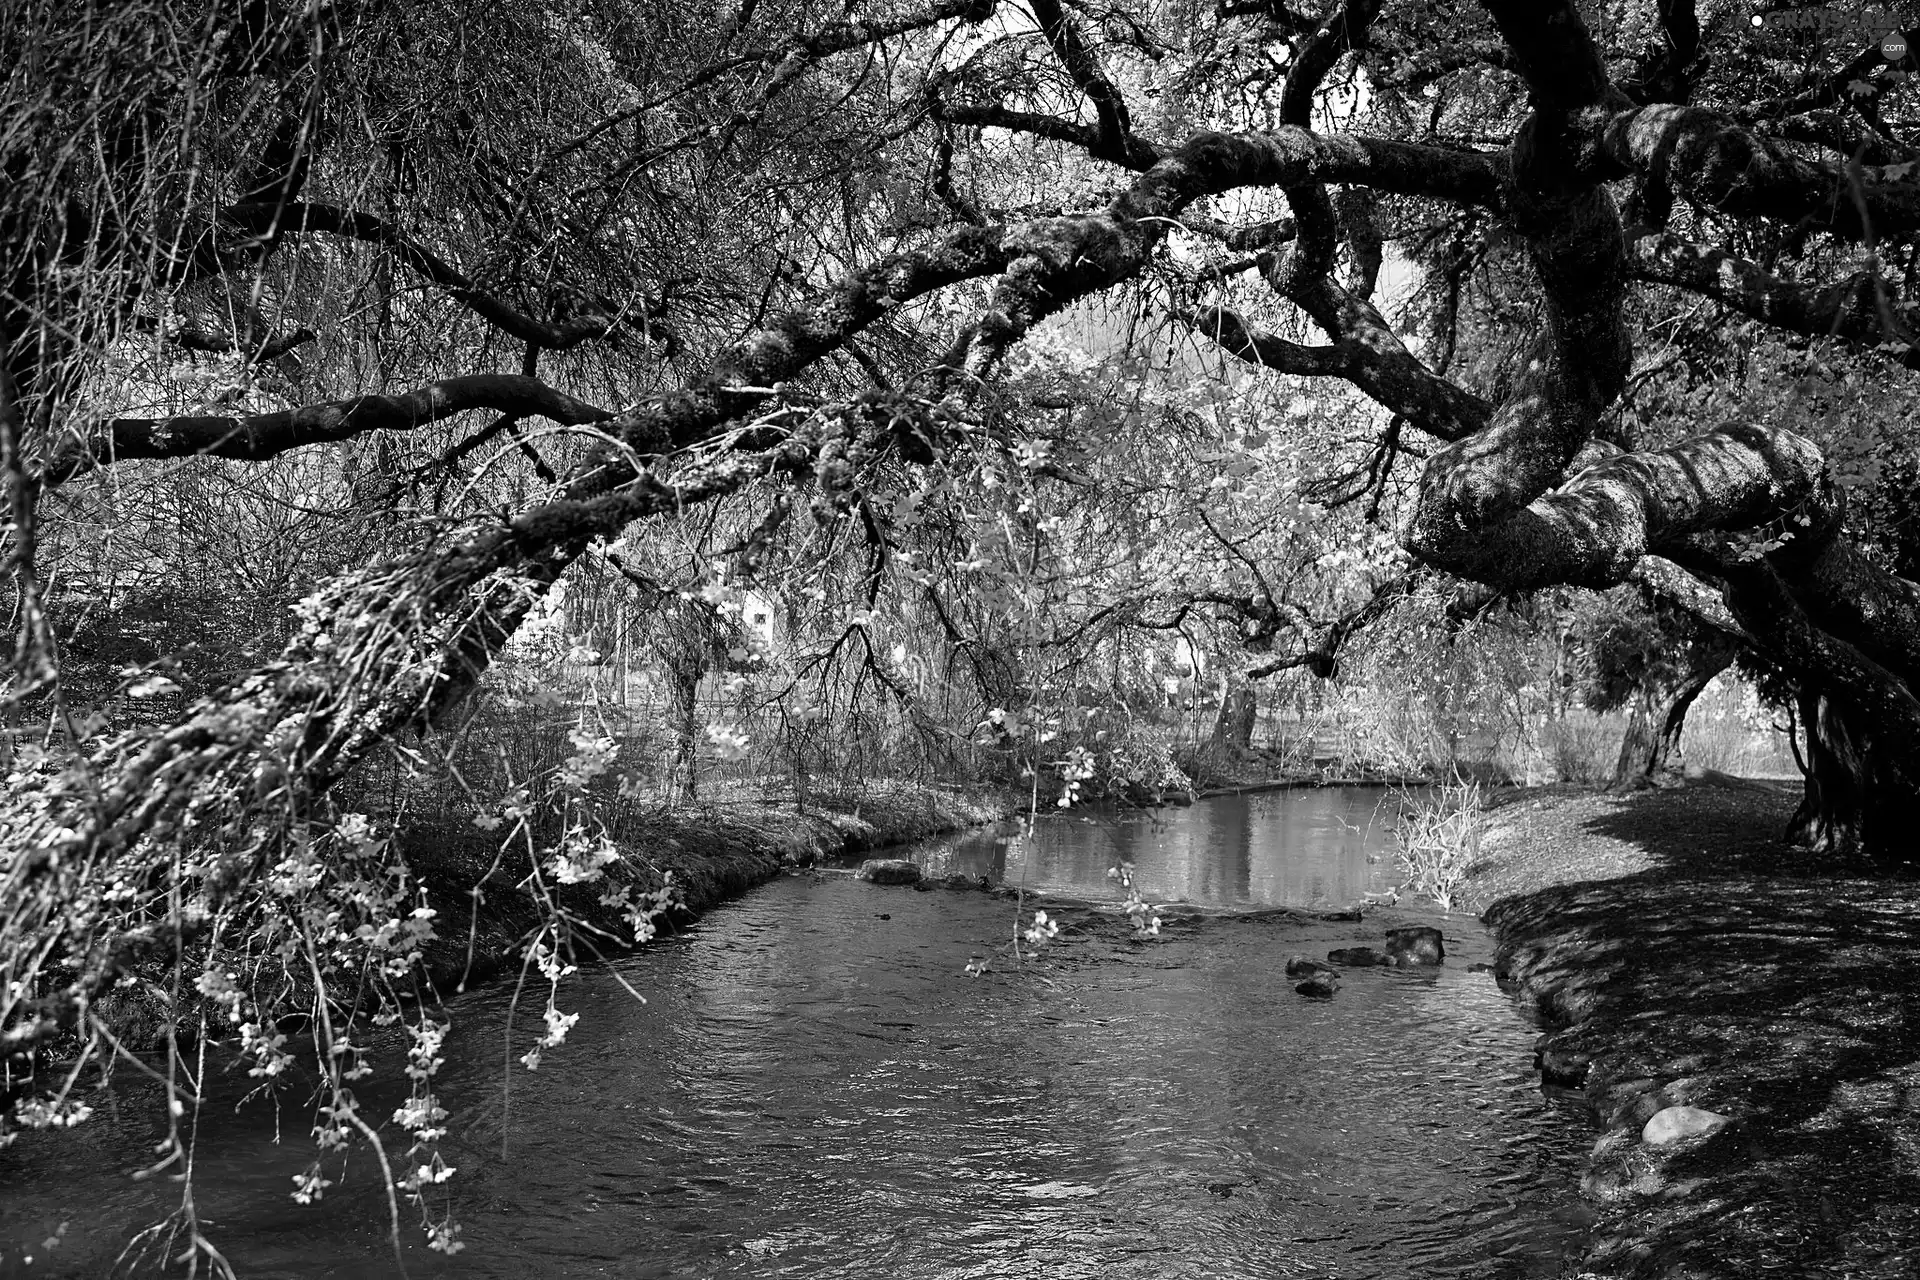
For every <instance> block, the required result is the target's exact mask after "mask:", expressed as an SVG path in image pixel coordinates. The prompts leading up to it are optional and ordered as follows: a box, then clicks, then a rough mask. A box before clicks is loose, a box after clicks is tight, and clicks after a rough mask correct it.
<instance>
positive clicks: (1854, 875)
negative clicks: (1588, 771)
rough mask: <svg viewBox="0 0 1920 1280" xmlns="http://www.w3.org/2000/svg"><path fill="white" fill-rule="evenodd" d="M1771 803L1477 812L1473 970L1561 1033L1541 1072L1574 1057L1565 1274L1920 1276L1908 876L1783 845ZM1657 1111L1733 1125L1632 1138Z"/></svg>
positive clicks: (1529, 802) (1616, 799) (1905, 870)
mask: <svg viewBox="0 0 1920 1280" xmlns="http://www.w3.org/2000/svg"><path fill="white" fill-rule="evenodd" d="M1791 807H1792V805H1791V799H1790V798H1788V797H1786V796H1782V795H1767V794H1762V793H1760V792H1756V791H1744V790H1729V789H1723V788H1719V787H1684V788H1680V789H1676V790H1671V791H1659V792H1647V793H1641V794H1639V795H1635V796H1624V797H1623V796H1606V795H1595V794H1592V793H1577V792H1545V793H1542V792H1529V793H1520V794H1519V795H1518V796H1517V797H1512V798H1509V800H1508V802H1507V803H1505V804H1503V805H1501V806H1500V807H1498V808H1496V810H1495V811H1494V813H1493V815H1492V824H1493V825H1492V830H1491V832H1490V835H1489V838H1488V841H1487V843H1486V845H1485V846H1484V849H1485V856H1484V857H1483V859H1482V861H1481V864H1480V869H1479V871H1478V873H1477V874H1476V876H1475V880H1474V883H1473V885H1472V890H1471V893H1472V900H1473V902H1474V905H1476V906H1487V905H1489V904H1491V909H1490V910H1488V911H1487V913H1486V919H1487V922H1488V923H1489V924H1490V925H1491V926H1492V927H1493V928H1494V929H1495V930H1496V932H1497V934H1498V937H1499V941H1500V952H1499V959H1498V962H1497V965H1496V967H1497V969H1498V970H1499V972H1500V974H1501V976H1502V977H1503V979H1507V980H1511V981H1512V982H1514V983H1516V984H1518V990H1519V991H1520V993H1521V995H1522V998H1523V999H1525V1000H1527V1001H1529V1002H1530V1003H1531V1004H1532V1005H1533V1006H1535V1007H1536V1008H1537V1009H1538V1010H1539V1011H1540V1012H1541V1014H1542V1016H1543V1017H1544V1018H1545V1019H1546V1020H1547V1023H1548V1025H1550V1026H1554V1027H1557V1028H1560V1029H1559V1030H1557V1031H1555V1032H1554V1033H1553V1034H1551V1035H1550V1036H1549V1037H1547V1038H1546V1040H1545V1042H1544V1046H1543V1047H1544V1048H1545V1049H1546V1050H1547V1051H1548V1053H1549V1055H1550V1056H1551V1058H1552V1060H1553V1061H1554V1062H1555V1063H1556V1064H1557V1065H1560V1066H1562V1067H1571V1068H1574V1069H1575V1070H1577V1069H1578V1064H1579V1062H1580V1061H1581V1060H1582V1059H1586V1060H1588V1061H1589V1062H1590V1067H1589V1070H1588V1075H1587V1079H1586V1082H1585V1087H1584V1093H1585V1096H1586V1099H1587V1101H1588V1103H1589V1105H1591V1106H1592V1107H1593V1109H1594V1112H1595V1115H1596V1119H1597V1123H1598V1126H1599V1128H1600V1130H1601V1136H1600V1139H1599V1141H1598V1143H1597V1144H1596V1146H1595V1149H1594V1160H1593V1164H1592V1167H1591V1171H1590V1173H1589V1174H1588V1176H1587V1179H1586V1183H1585V1190H1586V1192H1587V1194H1588V1196H1589V1197H1590V1198H1591V1199H1592V1200H1593V1202H1594V1205H1595V1207H1596V1209H1597V1210H1598V1211H1599V1215H1600V1217H1599V1221H1598V1224H1597V1226H1596V1227H1595V1231H1594V1235H1593V1240H1592V1249H1591V1252H1590V1254H1589V1256H1588V1258H1587V1261H1586V1271H1585V1274H1588V1275H1595V1276H1608V1277H1623V1276H1633V1277H1643V1276H1646V1277H1651V1276H1661V1277H1699V1278H1703V1280H1704V1278H1706V1277H1713V1278H1715V1280H1720V1278H1722V1277H1724V1278H1726V1280H1732V1278H1733V1277H1741V1278H1742V1280H1745V1278H1746V1277H1753V1276H1769V1275H1778V1276H1792V1277H1796V1278H1798V1277H1835V1278H1836V1280H1837V1278H1839V1277H1875V1278H1878V1277H1888V1278H1891V1277H1903V1278H1911V1277H1914V1276H1917V1275H1920V878H1916V874H1915V867H1914V865H1912V864H1895V865H1892V866H1888V867H1867V866H1851V865H1850V866H1838V865H1835V864H1834V863H1833V862H1832V861H1831V860H1821V859H1814V858H1812V857H1810V856H1809V855H1806V854H1803V853H1797V852H1794V851H1791V850H1788V849H1786V848H1785V847H1784V846H1783V845H1781V843H1780V841H1779V832H1780V831H1781V830H1782V829H1783V827H1784V824H1785V820H1786V817H1787V814H1788V812H1789V810H1790V809H1791ZM1916 847H1917V848H1920V832H1917V833H1916ZM1916 857H1920V853H1917V854H1916ZM1675 1103H1686V1104H1689V1105H1692V1106H1697V1107H1704V1108H1707V1109H1709V1110H1712V1111H1715V1112H1719V1113H1721V1114H1724V1115H1727V1116H1731V1117H1734V1118H1735V1122H1734V1123H1733V1124H1732V1125H1730V1126H1728V1127H1727V1128H1725V1129H1722V1130H1721V1131H1719V1132H1718V1133H1714V1134H1711V1135H1708V1136H1705V1137H1700V1138H1693V1139H1688V1140H1686V1141H1684V1142H1682V1143H1680V1144H1678V1145H1675V1146H1669V1147H1655V1146H1650V1145H1647V1144H1645V1143H1643V1142H1642V1141H1641V1127H1642V1126H1643V1125H1644V1123H1645V1122H1646V1120H1647V1119H1648V1117H1650V1116H1651V1115H1652V1114H1653V1113H1654V1112H1655V1111H1657V1110H1659V1109H1660V1108H1662V1107H1665V1106H1668V1105H1671V1104H1675Z"/></svg>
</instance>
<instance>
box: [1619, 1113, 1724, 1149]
mask: <svg viewBox="0 0 1920 1280" xmlns="http://www.w3.org/2000/svg"><path fill="white" fill-rule="evenodd" d="M1729 1123H1730V1120H1729V1117H1727V1116H1723V1115H1721V1114H1720V1113H1719V1112H1717V1111H1707V1110H1704V1109H1703V1108H1700V1107H1668V1108H1666V1109H1665V1110H1662V1111H1656V1112H1654V1113H1653V1119H1651V1120H1649V1121H1647V1127H1646V1128H1644V1129H1642V1130H1641V1131H1640V1141H1642V1142H1647V1143H1651V1144H1653V1145H1654V1146H1656V1147H1664V1146H1666V1145H1668V1144H1669V1143H1674V1142H1680V1141H1682V1140H1683V1139H1686V1138H1696V1137H1699V1136H1700V1135H1701V1134H1703V1133H1712V1132H1714V1131H1715V1130H1717V1129H1723V1128H1725V1127H1726V1126H1727V1125H1728V1124H1729Z"/></svg>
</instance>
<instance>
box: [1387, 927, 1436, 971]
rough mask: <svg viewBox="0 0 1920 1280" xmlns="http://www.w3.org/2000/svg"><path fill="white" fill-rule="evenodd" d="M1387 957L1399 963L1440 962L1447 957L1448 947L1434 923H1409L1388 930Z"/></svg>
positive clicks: (1391, 961)
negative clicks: (1404, 926)
mask: <svg viewBox="0 0 1920 1280" xmlns="http://www.w3.org/2000/svg"><path fill="white" fill-rule="evenodd" d="M1387 957H1388V962H1389V963H1391V964H1398V965H1417V964H1440V963H1443V962H1444V961H1445V960H1446V958H1447V948H1446V946H1445V945H1444V944H1443V943H1442V942H1441V941H1440V931H1439V930H1438V929H1436V928H1434V927H1433V926H1432V925H1430V924H1416V925H1408V926H1407V927H1406V928H1404V929H1389V930H1387Z"/></svg>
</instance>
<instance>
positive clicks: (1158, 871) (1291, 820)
mask: <svg viewBox="0 0 1920 1280" xmlns="http://www.w3.org/2000/svg"><path fill="white" fill-rule="evenodd" d="M1400 803H1401V800H1400V797H1399V795H1398V794H1397V793H1395V792H1391V791H1386V790H1383V789H1381V788H1378V787H1326V788H1311V789H1308V788H1302V789H1294V790H1287V791H1264V792H1256V793H1253V794H1250V795H1242V796H1220V797H1216V798H1215V799H1212V800H1207V801H1204V802H1202V803H1200V804H1197V805H1194V806H1192V807H1191V808H1163V809H1158V810H1138V809H1135V810H1108V811H1100V812H1092V813H1088V812H1078V811H1076V812H1071V813H1060V814H1045V815H1042V816H1041V818H1040V819H1039V821H1038V823H1037V824H1036V830H1035V832H1034V835H1033V837H1032V838H1031V839H1026V838H1023V837H1021V836H1020V835H1019V834H1018V832H1017V829H1016V828H1015V827H1014V826H1012V825H1009V826H1006V827H1002V828H999V829H996V830H992V831H986V832H974V833H967V834H963V835H961V836H958V837H954V838H952V839H950V840H948V841H946V842H943V843H940V844H938V845H935V846H932V847H931V848H930V849H929V850H928V851H927V852H926V854H925V855H924V861H925V864H926V865H927V867H928V869H929V871H931V872H932V873H933V874H936V875H948V874H952V873H956V872H957V873H960V874H964V875H986V876H988V877H989V878H991V879H993V880H995V881H998V882H1002V883H1006V884H1020V885H1024V886H1026V887H1028V888H1034V889H1042V890H1045V891H1047V892H1052V893H1072V894H1076V895H1081V896H1090V895H1098V894H1104V893H1105V892H1106V887H1107V869H1108V868H1109V867H1112V866H1113V865H1114V864H1116V863H1118V862H1121V861H1131V862H1132V863H1133V864H1134V877H1135V881H1136V883H1138V884H1139V886H1140V891H1141V893H1142V894H1143V895H1144V896H1146V897H1149V898H1152V899H1155V900H1164V901H1180V902H1194V903H1203V904H1207V905H1211V906H1223V907H1231V906H1239V907H1246V906H1295V907H1314V908H1341V907H1348V906H1351V905H1353V904H1354V903H1356V902H1358V901H1359V900H1360V898H1361V895H1362V894H1363V893H1367V892H1374V893H1378V892H1383V891H1385V889H1386V888H1387V887H1388V885H1390V884H1392V883H1393V882H1394V880H1395V876H1394V874H1393V872H1394V868H1393V859H1392V852H1391V851H1392V847H1393V838H1392V825H1393V819H1394V816H1395V814H1396V813H1397V811H1398V808H1399V806H1400Z"/></svg>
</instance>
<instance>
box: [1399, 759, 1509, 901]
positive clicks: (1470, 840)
mask: <svg viewBox="0 0 1920 1280" xmlns="http://www.w3.org/2000/svg"><path fill="white" fill-rule="evenodd" d="M1401 800H1402V805H1403V808H1402V811H1401V815H1400V821H1399V822H1398V824H1396V826H1395V827H1394V840H1395V843H1396V844H1397V845H1398V846H1399V849H1398V856H1399V861H1400V866H1401V867H1402V869H1403V870H1405V872H1406V874H1407V879H1406V887H1407V889H1408V890H1409V891H1411V892H1413V893H1415V894H1418V895H1419V896H1420V897H1423V898H1431V899H1433V900H1434V901H1435V902H1437V903H1439V904H1440V906H1441V907H1443V908H1445V909H1446V910H1448V911H1451V910H1453V905H1454V901H1455V895H1456V894H1457V893H1458V891H1459V889H1460V886H1461V885H1462V884H1463V883H1464V882H1465V881H1466V878H1467V873H1468V871H1469V870H1470V869H1471V868H1472V866H1473V864H1474V862H1475V861H1477V860H1478V859H1479V857H1480V837H1481V834H1482V831H1483V829H1484V826H1485V822H1486V790H1485V788H1484V787H1483V786H1482V785H1481V784H1480V783H1479V782H1476V781H1472V780H1469V779H1466V778H1463V777H1461V776H1460V775H1459V774H1457V773H1456V774H1455V775H1454V777H1453V780H1452V781H1451V782H1443V783H1441V784H1440V785H1439V786H1437V787H1434V788H1433V789H1432V790H1430V791H1428V792H1426V793H1425V794H1424V795H1421V794H1415V793H1414V792H1411V791H1408V792H1403V793H1402V796H1401Z"/></svg>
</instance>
